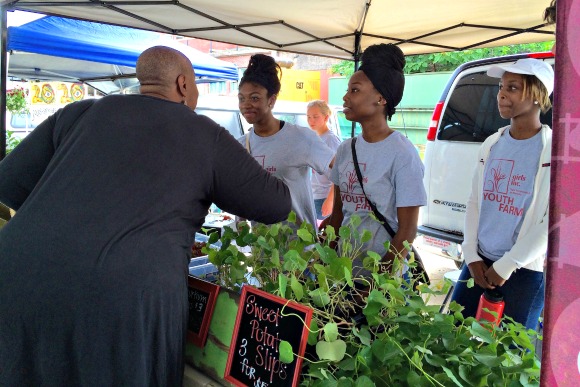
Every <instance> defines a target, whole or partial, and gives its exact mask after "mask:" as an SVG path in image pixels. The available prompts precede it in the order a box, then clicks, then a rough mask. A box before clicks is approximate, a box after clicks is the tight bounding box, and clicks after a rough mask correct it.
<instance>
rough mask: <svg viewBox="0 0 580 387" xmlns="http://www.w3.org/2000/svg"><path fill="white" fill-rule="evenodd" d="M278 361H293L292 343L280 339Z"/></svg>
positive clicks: (287, 362)
mask: <svg viewBox="0 0 580 387" xmlns="http://www.w3.org/2000/svg"><path fill="white" fill-rule="evenodd" d="M279 350H280V361H281V362H282V363H286V364H289V363H292V362H293V361H294V352H293V351H292V345H291V344H290V343H289V342H287V341H286V340H280V346H279Z"/></svg>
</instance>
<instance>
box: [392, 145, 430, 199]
mask: <svg viewBox="0 0 580 387" xmlns="http://www.w3.org/2000/svg"><path fill="white" fill-rule="evenodd" d="M403 150H404V151H401V152H400V153H399V154H398V155H397V158H396V159H395V160H394V168H393V171H394V178H393V180H394V184H395V190H396V195H395V198H396V200H395V206H396V207H397V208H398V207H415V206H424V205H425V204H427V194H426V192H425V187H424V186H423V163H422V162H421V159H420V158H419V155H418V154H417V151H416V150H415V148H414V147H410V148H409V147H405V148H404V149H403Z"/></svg>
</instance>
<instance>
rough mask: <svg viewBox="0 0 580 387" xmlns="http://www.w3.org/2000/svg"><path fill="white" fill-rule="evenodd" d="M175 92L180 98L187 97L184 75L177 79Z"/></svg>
mask: <svg viewBox="0 0 580 387" xmlns="http://www.w3.org/2000/svg"><path fill="white" fill-rule="evenodd" d="M177 90H179V94H180V95H181V96H182V97H185V96H186V95H187V82H186V81H185V75H183V74H180V75H179V76H178V77H177Z"/></svg>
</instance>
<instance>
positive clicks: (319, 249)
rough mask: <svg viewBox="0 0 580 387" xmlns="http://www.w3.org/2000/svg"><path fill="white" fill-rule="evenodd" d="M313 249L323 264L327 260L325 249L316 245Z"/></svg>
mask: <svg viewBox="0 0 580 387" xmlns="http://www.w3.org/2000/svg"><path fill="white" fill-rule="evenodd" d="M314 248H315V249H316V252H317V253H318V255H320V259H321V260H322V262H324V260H325V259H326V258H328V253H327V252H326V249H325V248H324V247H323V246H321V245H320V244H318V243H317V244H316V245H315V246H314Z"/></svg>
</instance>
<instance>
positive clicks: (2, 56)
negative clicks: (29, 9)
mask: <svg viewBox="0 0 580 387" xmlns="http://www.w3.org/2000/svg"><path fill="white" fill-rule="evenodd" d="M6 24H7V7H6V6H4V5H3V6H1V7H0V29H1V31H2V32H1V35H0V95H1V96H2V98H0V101H2V102H1V103H0V160H3V159H4V157H6V74H7V71H8V63H7V62H8V58H7V54H6V43H7V35H8V28H7V26H6Z"/></svg>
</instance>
